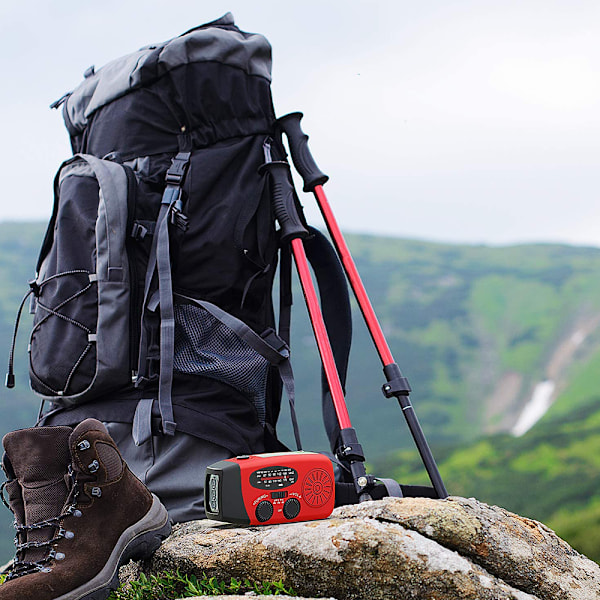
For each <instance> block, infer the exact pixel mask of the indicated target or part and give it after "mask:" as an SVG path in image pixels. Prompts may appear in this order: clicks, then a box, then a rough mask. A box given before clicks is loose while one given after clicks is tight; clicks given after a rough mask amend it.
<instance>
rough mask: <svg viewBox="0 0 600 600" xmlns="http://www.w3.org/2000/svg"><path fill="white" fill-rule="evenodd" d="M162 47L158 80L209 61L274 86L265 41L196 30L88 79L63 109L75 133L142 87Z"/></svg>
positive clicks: (232, 33)
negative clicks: (144, 74) (145, 71)
mask: <svg viewBox="0 0 600 600" xmlns="http://www.w3.org/2000/svg"><path fill="white" fill-rule="evenodd" d="M226 16H227V15H226ZM231 23H233V19H231ZM157 48H162V50H161V52H160V56H159V58H158V64H157V72H158V74H159V75H164V74H165V73H168V72H169V71H171V70H172V69H175V68H177V67H179V66H181V65H185V64H190V63H195V62H209V61H210V62H219V63H222V64H224V65H228V66H232V67H237V68H239V69H243V70H244V71H245V72H246V73H248V75H255V76H258V77H263V78H265V79H267V80H268V81H271V45H270V44H269V42H268V41H267V39H266V38H265V37H263V36H262V35H260V34H256V33H244V32H239V31H229V30H226V29H219V28H216V27H209V28H206V29H197V30H194V31H191V32H189V33H187V34H184V35H181V36H179V37H176V38H173V39H172V40H169V41H167V42H163V43H160V44H156V45H151V46H147V47H145V48H142V49H141V50H138V51H137V52H133V53H131V54H128V55H126V56H123V57H121V58H118V59H115V60H113V61H111V62H109V63H107V64H106V65H104V66H103V67H102V68H101V69H98V71H96V73H95V74H94V75H92V76H90V77H88V78H87V79H85V80H84V81H83V82H82V83H81V84H80V85H79V86H78V87H77V88H75V90H74V91H73V93H72V94H71V95H70V96H69V98H68V99H67V101H66V102H65V105H64V109H63V110H64V111H65V113H66V114H67V116H68V119H69V120H70V122H71V123H72V124H73V125H74V126H75V128H77V129H78V130H83V129H84V128H85V126H86V124H87V120H88V118H89V117H90V115H92V114H93V113H94V112H95V111H96V110H98V109H99V108H101V107H102V106H104V105H106V104H108V103H109V102H112V101H113V100H115V99H116V98H119V97H120V96H123V95H125V94H126V93H127V92H129V91H130V90H133V89H135V88H136V87H139V86H140V85H141V73H142V71H143V69H144V67H145V66H146V65H147V63H148V61H150V60H154V58H151V57H152V56H153V55H154V53H155V52H156V49H157Z"/></svg>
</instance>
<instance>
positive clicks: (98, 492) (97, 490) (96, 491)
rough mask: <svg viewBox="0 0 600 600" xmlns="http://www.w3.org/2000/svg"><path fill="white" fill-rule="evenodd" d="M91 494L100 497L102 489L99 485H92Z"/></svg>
mask: <svg viewBox="0 0 600 600" xmlns="http://www.w3.org/2000/svg"><path fill="white" fill-rule="evenodd" d="M91 493H92V496H95V497H96V498H100V496H102V490H101V489H100V488H99V487H93V488H92V490H91Z"/></svg>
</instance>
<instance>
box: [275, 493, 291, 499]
mask: <svg viewBox="0 0 600 600" xmlns="http://www.w3.org/2000/svg"><path fill="white" fill-rule="evenodd" d="M287 495H288V493H287V492H271V498H273V500H281V498H285V497H286V496H287Z"/></svg>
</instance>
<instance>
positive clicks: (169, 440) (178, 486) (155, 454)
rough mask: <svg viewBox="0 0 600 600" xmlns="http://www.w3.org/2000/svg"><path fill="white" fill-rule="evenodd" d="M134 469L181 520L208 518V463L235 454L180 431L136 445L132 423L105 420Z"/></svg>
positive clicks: (109, 430)
mask: <svg viewBox="0 0 600 600" xmlns="http://www.w3.org/2000/svg"><path fill="white" fill-rule="evenodd" d="M105 425H106V428H107V429H108V432H109V433H110V435H111V437H112V438H113V440H114V441H115V443H116V444H117V446H118V447H119V450H120V451H121V454H122V455H123V458H124V459H125V461H126V462H127V464H128V466H129V468H130V469H131V470H132V471H133V473H134V474H135V475H136V476H137V477H139V478H140V479H141V480H142V481H143V482H144V483H145V484H146V485H147V486H148V488H150V490H151V491H152V492H154V493H155V494H156V495H157V496H158V497H159V498H160V500H161V502H162V503H163V504H164V505H165V507H166V508H167V510H168V511H169V516H170V517H171V518H172V519H173V520H174V521H175V522H178V523H181V522H185V521H192V520H195V519H203V518H205V513H204V478H205V474H206V467H207V466H209V465H211V464H213V463H215V462H217V461H219V460H223V459H225V458H231V457H232V456H233V454H231V452H229V451H228V450H226V449H225V448H223V447H221V446H217V445H216V444H212V443H211V442H207V441H205V440H202V439H199V438H197V437H194V436H191V435H187V434H185V433H181V432H177V434H176V435H175V436H154V437H152V438H151V439H149V440H148V441H147V442H145V443H143V444H141V445H140V446H136V445H135V443H134V441H133V437H132V431H131V427H132V426H131V424H129V423H105Z"/></svg>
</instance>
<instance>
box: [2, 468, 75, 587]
mask: <svg viewBox="0 0 600 600" xmlns="http://www.w3.org/2000/svg"><path fill="white" fill-rule="evenodd" d="M68 475H69V481H70V492H69V497H68V501H69V504H68V505H67V507H66V508H65V509H64V511H63V512H62V513H61V514H59V515H57V516H56V517H51V518H50V519H45V520H43V521H39V522H37V523H32V524H30V525H20V524H18V523H17V520H16V518H15V520H14V521H13V527H14V528H15V530H16V532H17V533H16V535H15V538H14V544H15V547H16V553H15V558H14V561H13V563H12V565H11V566H10V567H9V571H8V575H7V578H6V579H7V581H8V580H10V579H16V578H17V577H22V576H23V575H29V574H30V573H36V572H38V571H49V570H50V568H49V567H48V566H47V565H48V562H50V561H51V560H52V559H53V558H54V557H55V556H56V550H55V548H53V547H52V546H53V545H54V544H55V543H56V542H58V541H59V540H60V539H62V538H64V537H65V534H66V530H65V529H64V528H63V527H62V520H63V519H64V518H65V517H68V516H70V515H72V514H73V513H75V511H76V510H77V502H78V499H79V495H80V486H79V482H78V480H77V476H76V474H75V471H74V470H73V467H72V466H71V465H69V469H68ZM7 483H8V482H7V481H5V482H4V483H3V484H2V486H0V499H1V500H2V502H3V503H4V505H5V506H7V507H8V508H9V510H10V511H11V512H13V514H14V511H13V510H12V508H11V507H10V505H9V504H8V502H7V501H6V499H5V497H4V487H5V485H6V484H7ZM50 527H51V528H53V529H54V533H53V536H52V537H51V538H50V539H48V540H44V541H39V542H37V541H36V542H21V541H20V538H21V536H22V534H24V533H26V532H27V531H33V530H38V529H44V528H50ZM44 547H48V548H49V551H48V554H47V555H46V556H45V557H44V558H42V559H41V560H39V561H26V560H22V559H21V558H19V556H23V553H24V552H25V551H26V550H27V549H29V548H44Z"/></svg>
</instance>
